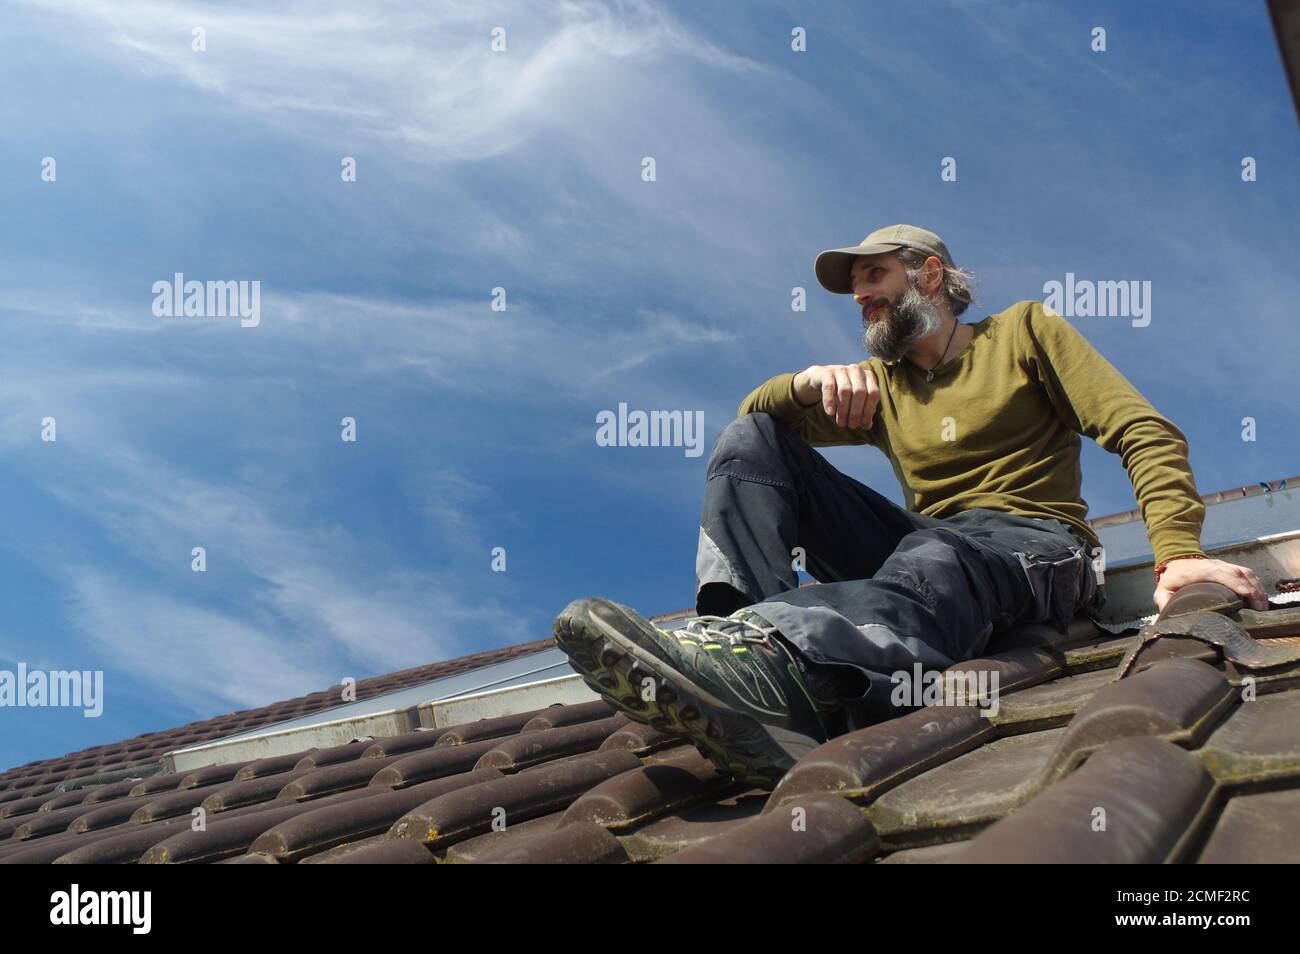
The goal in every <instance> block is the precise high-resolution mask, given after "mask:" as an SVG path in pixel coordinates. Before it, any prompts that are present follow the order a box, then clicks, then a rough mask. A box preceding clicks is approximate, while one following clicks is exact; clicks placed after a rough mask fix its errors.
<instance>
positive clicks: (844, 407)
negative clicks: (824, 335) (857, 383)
mask: <svg viewBox="0 0 1300 954" xmlns="http://www.w3.org/2000/svg"><path fill="white" fill-rule="evenodd" d="M832 370H833V371H834V372H835V396H836V401H835V423H836V424H838V425H839V426H840V427H845V426H847V425H848V423H849V407H850V405H851V404H852V403H853V382H852V381H850V380H849V369H848V368H847V367H845V366H844V365H842V364H838V365H836V366H835V367H834V368H832Z"/></svg>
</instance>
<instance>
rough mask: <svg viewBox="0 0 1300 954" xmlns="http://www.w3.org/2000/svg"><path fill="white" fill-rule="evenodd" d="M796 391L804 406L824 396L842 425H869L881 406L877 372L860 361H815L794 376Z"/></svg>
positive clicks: (824, 403) (824, 406)
mask: <svg viewBox="0 0 1300 954" xmlns="http://www.w3.org/2000/svg"><path fill="white" fill-rule="evenodd" d="M794 395H795V398H796V399H798V401H799V403H800V404H802V405H803V406H804V407H812V405H813V404H814V403H815V402H816V401H817V400H818V398H820V399H821V406H822V410H823V411H825V412H826V416H827V417H833V418H835V423H836V424H838V425H839V426H840V427H847V428H850V429H855V428H857V427H870V426H871V422H872V420H873V419H874V418H875V416H876V408H877V407H879V406H880V385H879V384H878V383H877V381H876V376H875V374H873V373H872V372H871V371H870V370H868V369H867V368H864V367H862V366H861V365H857V364H814V365H813V366H812V367H811V368H806V369H805V370H803V371H800V372H799V373H798V374H796V375H795V376H794Z"/></svg>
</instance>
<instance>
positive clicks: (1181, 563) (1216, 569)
mask: <svg viewBox="0 0 1300 954" xmlns="http://www.w3.org/2000/svg"><path fill="white" fill-rule="evenodd" d="M1205 581H1208V582H1210V583H1222V584H1223V585H1224V586H1226V587H1227V588H1228V589H1230V590H1232V591H1233V592H1234V593H1236V594H1237V595H1238V596H1242V597H1245V599H1246V603H1247V605H1249V606H1250V607H1251V608H1252V609H1257V610H1266V609H1268V594H1267V593H1266V592H1265V591H1264V587H1263V585H1262V584H1261V583H1260V582H1259V578H1258V577H1256V576H1255V573H1254V571H1253V570H1251V569H1250V568H1249V567H1244V566H1237V564H1235V563H1226V562H1224V561H1223V560H1171V561H1169V564H1168V565H1167V566H1166V567H1165V572H1163V573H1161V574H1160V585H1159V586H1157V587H1156V593H1155V601H1156V609H1158V610H1160V611H1161V612H1163V611H1164V608H1165V604H1166V603H1168V602H1169V600H1170V598H1171V597H1172V596H1173V595H1174V593H1175V592H1177V590H1178V589H1180V588H1181V587H1184V586H1186V585H1187V584H1188V583H1201V582H1205Z"/></svg>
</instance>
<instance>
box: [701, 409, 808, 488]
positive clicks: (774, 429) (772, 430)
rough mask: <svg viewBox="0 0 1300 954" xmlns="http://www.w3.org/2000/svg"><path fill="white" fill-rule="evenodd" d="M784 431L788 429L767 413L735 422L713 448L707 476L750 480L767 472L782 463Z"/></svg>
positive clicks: (749, 415)
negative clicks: (729, 475)
mask: <svg viewBox="0 0 1300 954" xmlns="http://www.w3.org/2000/svg"><path fill="white" fill-rule="evenodd" d="M783 430H784V431H789V428H788V427H787V425H785V424H782V423H781V422H780V421H778V420H777V419H776V418H774V417H773V416H772V415H771V414H768V413H767V412H766V411H755V412H753V413H752V414H746V415H745V416H744V417H738V418H736V419H735V420H734V421H732V422H731V423H730V424H728V425H727V426H726V427H724V428H723V429H722V433H721V434H719V435H718V439H717V441H716V442H715V443H714V445H713V453H712V454H711V455H710V456H709V476H710V477H713V476H714V475H716V474H720V473H730V474H732V475H733V476H752V475H754V474H755V473H763V472H765V471H767V470H770V469H771V467H772V465H773V464H774V463H776V462H777V461H779V460H781V456H782V444H783V442H784V437H783V434H782V431H783ZM791 433H793V432H791Z"/></svg>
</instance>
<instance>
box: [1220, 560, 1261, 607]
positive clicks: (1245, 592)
mask: <svg viewBox="0 0 1300 954" xmlns="http://www.w3.org/2000/svg"><path fill="white" fill-rule="evenodd" d="M1214 563H1215V566H1214V571H1215V576H1216V582H1219V583H1222V584H1223V585H1224V586H1226V587H1228V589H1230V590H1232V592H1234V593H1236V594H1237V595H1238V596H1240V597H1242V598H1243V599H1245V600H1246V602H1247V603H1249V604H1250V606H1251V608H1252V609H1257V610H1264V609H1268V593H1267V592H1265V590H1264V586H1263V584H1262V583H1260V582H1259V577H1257V576H1255V573H1254V571H1253V570H1251V569H1250V568H1249V567H1244V566H1238V565H1237V564H1235V563H1226V562H1224V561H1222V560H1215V561H1214Z"/></svg>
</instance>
